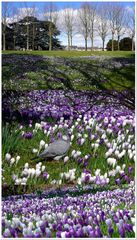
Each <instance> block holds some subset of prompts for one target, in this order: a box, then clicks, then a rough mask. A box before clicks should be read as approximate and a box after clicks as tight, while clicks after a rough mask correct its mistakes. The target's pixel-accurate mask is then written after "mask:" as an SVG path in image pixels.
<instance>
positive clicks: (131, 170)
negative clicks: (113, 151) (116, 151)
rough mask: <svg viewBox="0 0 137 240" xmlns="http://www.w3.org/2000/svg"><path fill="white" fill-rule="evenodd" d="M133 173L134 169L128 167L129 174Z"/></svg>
mask: <svg viewBox="0 0 137 240" xmlns="http://www.w3.org/2000/svg"><path fill="white" fill-rule="evenodd" d="M132 172H133V167H131V166H129V167H128V173H129V174H130V173H132Z"/></svg>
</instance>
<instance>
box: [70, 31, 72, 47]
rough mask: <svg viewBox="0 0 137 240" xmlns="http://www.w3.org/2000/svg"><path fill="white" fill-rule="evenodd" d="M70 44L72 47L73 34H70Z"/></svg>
mask: <svg viewBox="0 0 137 240" xmlns="http://www.w3.org/2000/svg"><path fill="white" fill-rule="evenodd" d="M70 46H71V49H72V34H71V36H70Z"/></svg>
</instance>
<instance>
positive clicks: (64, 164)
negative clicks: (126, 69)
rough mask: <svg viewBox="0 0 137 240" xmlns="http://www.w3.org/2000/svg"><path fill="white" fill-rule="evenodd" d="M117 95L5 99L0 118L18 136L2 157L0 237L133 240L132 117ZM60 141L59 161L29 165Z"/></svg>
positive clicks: (57, 94) (8, 95)
mask: <svg viewBox="0 0 137 240" xmlns="http://www.w3.org/2000/svg"><path fill="white" fill-rule="evenodd" d="M119 95H120V94H118V93H115V92H114V93H113V94H111V95H106V97H105V99H104V95H103V94H102V93H101V91H100V92H98V93H96V92H91V91H80V92H78V91H75V92H74V91H70V90H69V91H63V90H58V91H55V90H54V91H53V90H48V91H45V90H41V91H37V90H35V91H26V92H24V93H22V94H18V95H16V94H15V93H14V91H13V92H8V93H5V95H3V106H2V107H3V119H4V121H5V122H8V123H7V125H6V126H12V127H11V128H12V131H11V133H12V134H13V132H15V133H16V132H18V137H19V140H18V142H17V145H15V148H11V149H12V151H10V148H8V147H9V146H10V143H8V146H4V152H3V164H2V168H3V169H2V185H3V206H2V228H3V237H5V238H10V237H11V238H15V237H26V238H27V237H28V238H34V237H36V238H42V237H43V238H46V237H53V238H54V237H56V238H75V237H76V238H80V237H85V238H109V237H110V238H125V237H126V238H132V237H135V195H134V194H135V186H134V185H135V184H134V174H135V142H134V134H135V133H134V131H135V114H134V110H132V109H129V108H128V107H127V106H126V105H124V104H121V101H120V99H121V98H120V97H119ZM13 122H14V124H13ZM13 125H14V126H13ZM64 134H69V136H70V139H71V147H70V150H69V152H68V153H67V155H66V156H65V157H64V158H63V159H61V160H60V161H59V162H57V161H55V160H53V161H43V160H42V159H38V161H37V162H36V161H35V160H31V159H32V158H33V157H35V156H37V154H38V153H40V152H42V151H43V150H44V149H45V148H46V147H47V146H48V144H49V143H50V142H53V141H54V140H55V139H57V138H60V137H61V136H62V135H64ZM11 139H12V138H11ZM5 144H6V142H5ZM7 149H8V151H6V150H7ZM5 193H6V194H5ZM8 193H10V194H8Z"/></svg>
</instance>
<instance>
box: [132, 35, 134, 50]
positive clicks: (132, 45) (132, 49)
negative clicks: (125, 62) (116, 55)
mask: <svg viewBox="0 0 137 240" xmlns="http://www.w3.org/2000/svg"><path fill="white" fill-rule="evenodd" d="M132 51H134V37H132Z"/></svg>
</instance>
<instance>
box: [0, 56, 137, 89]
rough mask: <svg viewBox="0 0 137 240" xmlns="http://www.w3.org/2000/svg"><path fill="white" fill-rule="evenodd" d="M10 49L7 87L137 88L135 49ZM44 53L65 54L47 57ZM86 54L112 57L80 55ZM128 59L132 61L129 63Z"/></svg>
mask: <svg viewBox="0 0 137 240" xmlns="http://www.w3.org/2000/svg"><path fill="white" fill-rule="evenodd" d="M7 53H8V54H3V56H2V59H3V66H2V83H3V88H4V89H7V90H32V89H34V90H40V89H45V90H46V89H64V90H67V89H71V90H98V89H101V90H103V89H109V90H113V89H115V90H119V91H121V90H124V89H134V85H135V66H134V54H133V53H132V52H114V54H113V55H112V52H67V51H62V52H61V51H60V52H58V51H57V52H55V51H54V52H48V51H47V52H46V51H43V52H41V51H39V52H38V51H36V52H31V51H30V52H29V54H28V52H25V53H24V52H16V53H19V54H9V51H8V52H7ZM11 53H14V52H11ZM33 53H34V54H35V55H33ZM41 54H43V55H41ZM44 54H51V56H61V57H60V58H51V59H50V58H48V59H47V58H45V57H44ZM54 54H55V55H54ZM84 54H85V56H86V54H87V55H90V54H93V55H94V54H96V55H97V54H98V55H99V54H102V55H103V54H105V55H106V56H109V57H110V58H106V59H102V58H101V59H100V58H99V59H98V58H92V59H89V58H79V56H84ZM45 56H46V55H45ZM47 56H49V55H47ZM72 56H73V57H72ZM74 56H75V58H74ZM112 56H113V58H112ZM124 61H127V62H129V64H128V65H126V64H125V62H124ZM115 64H116V65H117V64H120V67H115Z"/></svg>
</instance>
